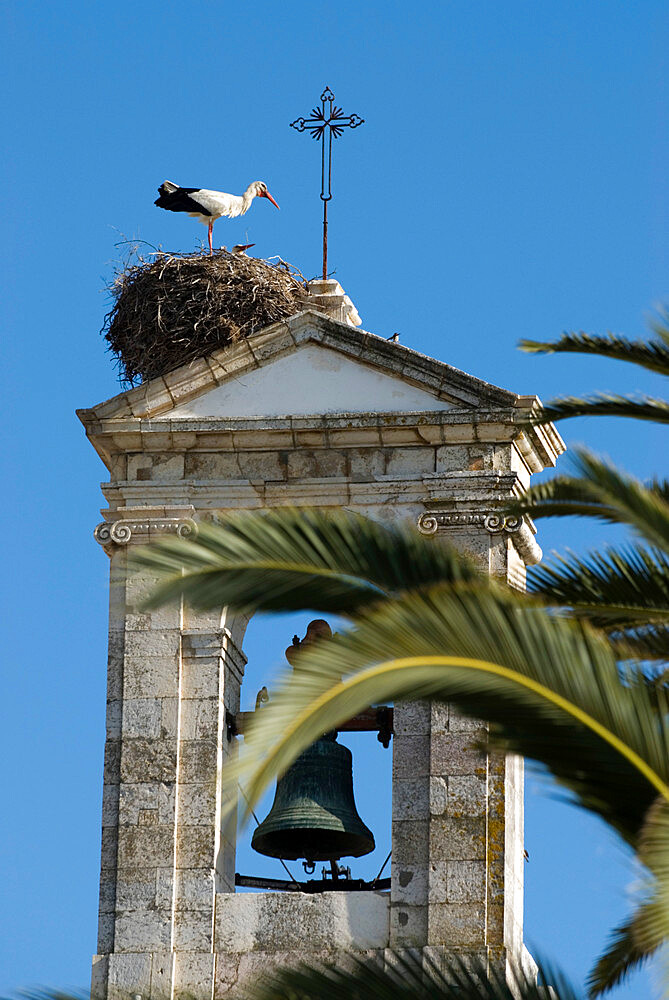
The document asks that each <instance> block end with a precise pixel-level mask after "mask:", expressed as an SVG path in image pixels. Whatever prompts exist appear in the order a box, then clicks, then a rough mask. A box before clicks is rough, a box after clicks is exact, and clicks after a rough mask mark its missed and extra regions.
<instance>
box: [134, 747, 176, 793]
mask: <svg viewBox="0 0 669 1000" xmlns="http://www.w3.org/2000/svg"><path fill="white" fill-rule="evenodd" d="M176 767H177V748H176V744H175V742H174V740H170V739H165V740H163V739H145V738H143V737H136V738H134V739H127V740H124V742H123V749H122V751H121V781H123V782H137V783H140V782H145V783H146V782H160V781H174V780H175V779H176Z"/></svg>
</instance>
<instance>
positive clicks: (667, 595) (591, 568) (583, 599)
mask: <svg viewBox="0 0 669 1000" xmlns="http://www.w3.org/2000/svg"><path fill="white" fill-rule="evenodd" d="M529 583H530V590H531V592H532V593H535V594H541V595H542V596H544V597H546V598H547V599H549V600H550V601H551V602H553V603H556V604H564V605H566V606H568V607H569V608H571V609H572V610H573V611H574V612H575V613H576V614H578V615H581V616H583V617H587V618H588V620H589V621H590V622H591V623H592V624H593V625H595V626H598V627H600V628H604V629H606V630H607V631H608V632H612V631H613V632H619V631H620V630H621V629H627V628H632V629H634V630H638V629H639V628H640V627H642V626H645V625H649V624H650V625H663V624H669V557H668V556H667V555H666V554H665V553H663V552H661V551H659V550H657V549H654V550H649V549H647V548H644V547H641V546H630V547H628V548H626V549H623V550H618V549H613V548H608V549H605V550H604V551H602V552H598V551H597V552H592V553H590V554H589V555H588V556H586V557H585V558H581V557H579V556H577V555H575V554H574V553H572V552H567V554H566V555H564V556H557V557H555V558H554V560H553V562H552V563H551V564H547V565H543V566H539V567H535V568H533V569H532V570H531V574H530V577H529ZM667 652H669V647H668V648H667Z"/></svg>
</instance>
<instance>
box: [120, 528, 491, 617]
mask: <svg viewBox="0 0 669 1000" xmlns="http://www.w3.org/2000/svg"><path fill="white" fill-rule="evenodd" d="M132 561H133V564H134V565H135V566H139V567H143V568H149V569H152V570H154V571H155V572H156V573H157V575H158V576H159V578H160V581H161V582H160V584H159V586H158V587H157V588H156V590H155V592H154V593H153V595H152V597H151V600H150V603H149V604H148V605H147V606H150V607H157V606H159V605H160V604H164V603H166V602H168V601H170V600H173V599H174V598H177V597H181V596H183V597H184V598H185V599H186V600H187V601H188V602H189V603H190V604H191V605H192V606H193V607H195V608H210V607H216V606H218V607H220V606H222V605H224V604H234V605H235V607H237V608H240V609H244V610H246V611H255V610H257V609H259V608H262V610H264V611H273V610H277V609H281V610H288V609H291V610H294V609H297V608H304V607H312V608H318V609H320V610H323V611H336V612H339V613H346V612H350V611H353V610H354V609H356V608H360V607H364V606H365V605H368V604H370V603H375V602H377V601H379V600H380V599H382V598H384V597H385V596H386V595H387V594H398V593H401V592H402V591H405V590H408V589H411V588H412V587H422V586H426V585H429V584H431V583H434V582H437V581H467V580H473V579H477V578H478V579H481V574H480V573H479V572H478V571H477V570H476V569H475V567H474V566H473V564H472V563H470V562H469V560H467V559H466V558H465V557H463V556H462V555H460V554H458V553H456V552H455V551H453V550H451V549H449V548H448V547H446V546H440V545H435V544H434V543H433V542H432V541H431V540H429V539H426V538H424V537H423V536H422V535H419V534H418V533H417V532H416V531H415V530H412V529H410V528H408V527H406V526H388V525H384V524H380V523H378V522H375V521H370V520H369V519H367V518H363V517H360V516H358V515H355V514H349V515H347V516H346V517H333V516H331V515H328V514H327V513H323V512H321V511H317V510H307V509H304V508H301V509H291V508H281V509H280V510H268V511H264V512H262V513H254V514H240V515H229V516H227V517H221V518H220V519H219V521H218V523H216V524H206V523H205V524H201V525H199V526H198V535H197V538H196V539H195V541H193V540H191V539H182V538H177V537H172V538H166V539H164V540H161V541H159V542H156V543H154V544H152V545H150V546H148V547H146V548H144V549H139V550H138V551H137V553H136V554H135V555H134V556H133V560H132Z"/></svg>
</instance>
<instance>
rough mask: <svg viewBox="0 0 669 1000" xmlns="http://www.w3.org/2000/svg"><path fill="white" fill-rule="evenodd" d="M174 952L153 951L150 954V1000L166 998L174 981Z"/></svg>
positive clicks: (170, 994)
mask: <svg viewBox="0 0 669 1000" xmlns="http://www.w3.org/2000/svg"><path fill="white" fill-rule="evenodd" d="M174 959H175V955H174V952H173V951H171V950H169V951H154V952H153V953H152V955H151V1000H168V998H169V997H170V996H172V984H173V981H174Z"/></svg>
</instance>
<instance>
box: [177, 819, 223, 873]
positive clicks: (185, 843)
mask: <svg viewBox="0 0 669 1000" xmlns="http://www.w3.org/2000/svg"><path fill="white" fill-rule="evenodd" d="M214 835H215V831H214V830H212V829H209V827H205V826H186V825H184V826H180V827H179V829H178V831H177V857H178V859H179V867H180V868H213V867H214V863H215V858H214V850H215V844H214Z"/></svg>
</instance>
